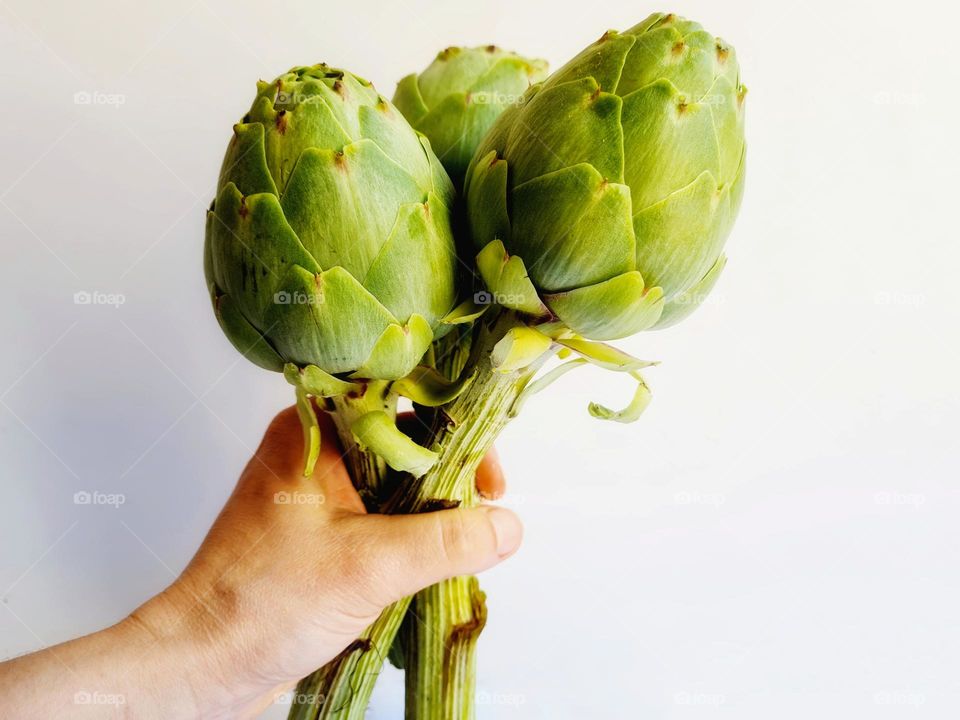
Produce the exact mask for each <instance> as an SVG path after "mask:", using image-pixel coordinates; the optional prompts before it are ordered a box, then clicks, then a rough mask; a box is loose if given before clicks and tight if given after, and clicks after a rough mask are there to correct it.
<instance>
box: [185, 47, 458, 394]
mask: <svg viewBox="0 0 960 720" xmlns="http://www.w3.org/2000/svg"><path fill="white" fill-rule="evenodd" d="M453 198H454V189H453V186H452V184H451V182H450V179H449V178H448V177H447V174H446V172H445V171H444V170H443V167H442V166H441V165H440V163H439V161H438V160H437V158H436V156H435V155H434V153H433V152H432V151H431V149H430V145H429V141H427V140H426V139H425V138H424V137H423V136H421V135H420V134H419V133H417V132H416V131H414V130H413V129H412V128H411V127H410V125H409V124H408V123H407V121H406V120H405V119H404V117H403V116H402V115H401V114H400V113H399V112H398V111H397V109H396V108H395V107H393V105H391V104H390V103H389V102H388V101H387V100H386V99H384V98H383V97H382V96H380V95H379V94H378V93H377V91H376V90H375V89H374V87H373V85H372V84H371V83H369V82H368V81H366V80H363V79H361V78H359V77H357V76H355V75H352V74H350V73H348V72H346V71H344V70H337V69H335V68H332V67H328V66H327V65H315V66H312V67H296V68H293V69H292V70H291V71H290V72H288V73H286V74H285V75H281V76H280V77H279V78H277V79H276V80H275V81H274V82H272V83H266V82H260V83H258V85H257V96H256V99H255V100H254V102H253V106H252V107H251V108H250V112H249V113H247V115H246V116H245V117H244V118H243V121H242V122H241V123H239V124H238V125H235V126H234V135H233V139H232V140H231V142H230V145H229V147H228V148H227V153H226V157H225V159H224V162H223V167H222V169H221V173H220V181H219V185H218V189H217V197H216V200H215V201H214V203H213V205H212V206H211V208H210V211H209V212H208V214H207V226H206V244H205V263H204V264H205V270H206V277H207V283H208V285H209V287H210V291H211V294H212V296H213V298H214V305H215V309H216V314H217V318H218V320H219V321H220V325H221V326H222V328H223V330H224V332H225V333H226V335H227V337H228V338H229V339H230V340H231V342H232V343H233V344H234V345H235V346H236V348H237V349H238V350H239V351H240V352H242V353H243V354H244V355H246V356H247V357H248V358H249V359H250V360H252V361H253V362H255V363H257V364H258V365H261V366H262V367H265V368H268V369H270V370H278V371H280V370H283V369H284V366H285V364H287V363H293V364H295V365H296V366H298V367H301V368H303V367H306V366H316V367H317V368H320V370H322V371H324V372H325V373H329V374H339V375H343V374H349V375H350V376H351V377H353V378H364V379H373V380H392V379H395V378H400V377H402V376H404V375H406V374H407V373H409V372H410V371H411V370H412V369H413V368H414V367H415V366H416V365H417V363H418V362H419V360H420V358H421V357H422V356H423V354H424V352H425V351H426V350H427V349H428V347H429V346H430V343H431V341H432V340H433V338H434V336H435V335H436V334H437V331H438V328H439V320H440V318H442V317H443V316H444V315H445V314H446V313H447V311H449V310H450V308H451V307H452V306H453V304H454V300H455V296H456V290H455V287H454V267H455V264H456V262H457V260H456V256H455V250H454V242H453V236H452V232H451V229H450V219H449V208H450V207H451V205H452V202H453Z"/></svg>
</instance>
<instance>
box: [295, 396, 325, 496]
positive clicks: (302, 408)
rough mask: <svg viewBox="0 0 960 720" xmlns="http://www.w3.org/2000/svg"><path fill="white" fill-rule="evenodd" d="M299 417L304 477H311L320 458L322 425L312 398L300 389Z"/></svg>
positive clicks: (298, 399) (298, 400)
mask: <svg viewBox="0 0 960 720" xmlns="http://www.w3.org/2000/svg"><path fill="white" fill-rule="evenodd" d="M297 415H298V416H299V417H300V427H301V428H303V476H304V477H310V476H311V475H313V469H314V468H315V467H316V465H317V458H319V457H320V423H319V422H318V421H317V412H316V410H314V408H313V402H312V401H311V400H310V396H309V395H308V394H307V391H306V390H304V389H303V388H300V387H298V388H297Z"/></svg>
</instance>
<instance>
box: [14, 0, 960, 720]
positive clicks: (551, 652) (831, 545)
mask: <svg viewBox="0 0 960 720" xmlns="http://www.w3.org/2000/svg"><path fill="white" fill-rule="evenodd" d="M657 9H660V8H658V7H656V6H654V5H647V4H643V3H637V2H627V1H626V0H619V1H614V0H608V1H607V2H603V3H584V2H577V3H573V2H565V3H558V2H550V1H548V0H542V1H541V2H508V1H507V0H498V1H494V2H482V3H481V2H471V3H459V2H458V3H454V2H448V1H441V0H436V1H434V2H425V1H424V2H418V1H417V0H398V1H391V2H384V3H380V4H378V3H373V2H365V1H363V0H353V1H352V2H349V3H343V4H336V3H331V2H272V3H267V2H247V1H244V2H235V1H231V2H227V1H226V0H196V1H194V0H165V2H162V3H128V2H123V1H121V0H115V1H113V2H110V1H108V0H91V2H87V3H83V4H76V3H68V2H66V1H65V0H60V2H47V3H40V2H34V1H28V0H0V72H2V74H3V86H2V88H3V89H2V92H3V95H4V98H5V101H4V103H3V111H2V113H0V152H2V156H0V157H2V162H0V237H2V262H0V298H2V312H0V337H2V345H0V347H2V352H0V400H2V404H0V473H2V479H3V486H2V493H3V494H2V501H0V597H2V608H0V656H4V657H6V656H11V655H15V654H18V653H23V652H26V651H29V650H33V649H36V648H38V647H40V646H43V645H47V644H51V643H54V642H57V641H61V640H64V639H67V638H70V637H72V636H75V635H77V634H80V633H84V632H88V631H92V630H94V629H97V628H100V627H102V626H104V625H107V624H109V623H112V622H114V621H115V620H117V619H119V618H120V617H122V616H123V615H124V614H125V613H126V612H128V611H129V610H130V609H132V608H133V607H134V606H136V605H137V604H138V603H140V602H141V601H143V600H144V599H146V598H147V597H149V596H150V595H151V594H152V593H155V592H157V591H158V590H160V589H161V588H162V587H164V585H165V584H166V583H168V582H169V581H170V580H171V578H172V577H173V575H174V574H175V573H176V572H178V571H179V570H180V569H181V568H182V567H183V566H184V564H185V563H186V561H187V560H188V559H189V557H190V555H191V553H192V551H193V550H194V549H195V547H196V546H197V545H198V543H199V541H200V540H201V538H202V537H203V535H204V532H205V530H206V528H207V527H208V524H209V523H210V522H211V520H212V518H213V517H214V515H215V514H216V512H217V510H218V509H219V507H220V506H221V504H222V502H223V501H224V499H225V498H226V496H227V494H228V492H229V490H230V488H231V486H232V484H233V482H234V480H235V478H236V476H237V474H238V472H239V470H240V468H241V467H242V466H243V464H244V463H245V461H246V459H247V456H248V454H249V452H250V449H251V448H252V447H254V446H255V444H256V443H257V442H258V440H259V437H260V433H261V432H262V430H263V428H264V427H265V425H266V423H267V422H268V420H269V419H270V418H271V417H272V415H273V414H274V413H275V412H276V411H277V410H278V409H279V408H281V407H283V406H284V405H286V404H288V403H289V402H290V401H291V393H290V391H289V389H288V387H287V386H286V384H285V383H284V382H283V380H282V378H280V377H279V376H276V375H272V374H270V373H267V372H264V371H262V370H259V369H258V368H256V367H254V366H252V365H250V364H248V363H246V362H245V361H243V360H241V359H239V357H238V356H237V354H236V353H235V352H234V350H233V349H232V347H230V346H229V344H228V343H227V341H226V340H225V339H224V338H223V337H222V335H221V333H220V331H219V329H218V327H217V325H216V322H215V320H214V318H213V316H212V314H211V312H210V309H209V305H208V302H207V297H206V292H205V289H204V283H203V277H202V270H201V245H202V233H203V214H204V209H205V207H206V205H207V204H208V203H209V202H210V200H211V197H212V191H213V185H214V182H215V179H216V174H217V171H218V168H219V164H220V160H221V157H222V153H223V150H224V148H225V146H226V142H227V140H228V139H229V137H230V127H231V124H232V123H233V122H235V121H236V120H237V119H238V118H239V117H240V116H242V114H243V113H244V112H245V110H246V109H247V107H248V105H249V103H250V101H251V99H252V97H253V94H254V81H255V80H257V79H258V78H264V79H270V78H272V77H273V76H275V75H277V74H279V73H280V72H282V71H284V70H286V69H287V68H288V67H290V66H292V65H298V64H306V63H312V62H319V61H327V62H329V63H332V64H335V65H340V66H343V67H347V68H350V69H351V70H353V71H355V72H357V73H358V74H361V75H363V76H366V77H368V78H370V79H372V80H373V81H374V82H375V83H377V85H378V87H379V89H380V90H381V92H383V93H385V94H391V93H392V91H393V87H394V83H395V82H396V81H397V80H398V79H399V78H400V77H401V76H402V75H404V74H406V73H407V72H410V71H413V70H417V69H420V68H422V67H423V66H425V65H426V64H427V63H428V62H429V61H430V60H431V59H432V57H433V55H434V54H435V53H436V52H437V51H438V50H440V49H441V48H442V47H443V46H445V45H450V44H487V43H491V42H493V43H497V44H500V45H503V46H505V47H508V48H513V49H516V50H518V51H521V52H524V53H527V54H529V55H537V56H542V57H545V58H547V59H548V60H549V61H550V62H551V63H552V65H553V66H554V67H559V65H560V64H562V62H563V61H564V60H565V59H567V58H569V57H570V56H571V55H573V54H574V53H575V52H576V51H577V50H579V49H580V48H581V47H582V46H585V45H586V44H588V43H589V42H591V41H592V40H594V39H595V38H596V37H598V36H599V35H600V34H601V33H602V32H603V31H604V30H606V29H607V28H618V29H624V28H626V27H629V26H631V25H633V24H634V23H636V22H637V21H639V20H641V19H642V18H643V17H645V16H646V15H647V14H648V13H649V12H652V11H654V10H657ZM671 9H673V10H676V11H677V12H679V13H681V14H683V15H686V16H688V17H692V18H695V19H697V20H700V21H701V22H703V23H704V25H705V26H706V27H707V29H709V30H711V31H712V32H715V33H717V34H720V35H721V36H723V37H724V38H725V39H727V40H728V41H729V42H731V43H733V44H734V45H735V46H736V48H737V50H738V52H739V57H740V61H741V64H742V67H743V78H744V81H745V83H746V84H747V85H748V86H749V88H750V94H749V98H748V113H747V115H748V142H749V146H750V152H749V171H748V182H747V192H746V197H745V201H744V204H743V208H742V210H741V213H740V219H739V222H738V224H737V226H736V228H735V230H734V233H733V236H732V238H731V240H730V243H729V246H728V250H729V255H730V263H729V265H728V267H727V270H726V272H725V275H724V277H723V278H722V279H721V282H720V284H719V286H718V288H717V290H716V292H715V294H714V295H713V296H712V299H711V300H710V302H709V303H708V304H707V306H706V307H704V308H703V309H702V310H701V311H700V312H699V313H697V314H696V315H694V316H693V317H692V318H691V319H690V320H689V321H687V322H685V323H683V324H681V325H679V326H677V327H675V328H673V329H670V330H668V331H664V332H659V333H648V334H645V335H642V336H639V337H635V338H632V339H629V340H626V341H623V343H622V346H623V347H625V348H626V349H628V350H629V351H631V352H633V353H635V354H637V355H640V356H643V357H646V358H652V359H658V360H661V361H662V365H661V366H659V367H657V368H654V369H652V370H651V371H650V372H649V373H648V376H647V377H648V381H649V382H650V383H651V385H652V387H653V388H654V393H655V401H654V403H653V404H652V406H651V407H650V408H649V410H648V412H647V414H646V415H644V417H643V418H642V419H641V420H640V422H638V423H637V424H635V425H629V426H618V425H612V424H604V423H600V422H598V421H595V420H593V419H592V418H590V417H589V416H588V415H587V413H586V411H585V406H586V404H587V403H588V401H589V400H591V399H595V398H596V399H600V400H603V401H606V402H608V403H614V402H617V401H619V399H620V398H621V397H622V396H624V395H625V394H626V393H627V392H628V388H627V387H626V386H625V385H623V384H621V382H620V381H619V380H617V379H616V378H613V377H608V376H607V375H606V374H605V373H601V372H596V373H591V371H590V370H585V371H580V372H582V375H580V376H577V375H570V376H567V377H566V378H565V379H564V380H562V381H561V382H560V383H558V384H557V385H556V386H554V388H553V389H552V391H551V392H550V393H548V394H545V395H542V396H540V397H539V398H538V399H537V400H536V401H534V402H531V403H530V404H529V405H528V406H527V408H526V409H525V414H524V415H523V416H522V417H521V418H520V419H519V420H517V421H516V422H515V423H514V424H513V425H512V426H510V427H509V428H508V430H507V432H506V434H505V435H504V437H503V439H502V441H501V443H500V448H501V453H502V456H503V461H504V464H505V466H506V468H507V469H508V471H509V476H510V484H511V485H510V486H511V493H510V496H509V497H508V498H507V500H506V502H507V503H508V504H510V505H511V506H513V507H515V508H516V509H517V510H518V511H519V512H520V513H521V514H522V516H523V518H524V520H525V522H526V530H527V535H526V540H525V544H524V547H523V549H522V550H521V552H520V553H519V554H518V555H517V556H516V557H515V558H514V559H513V560H511V561H510V562H509V563H507V564H506V565H504V566H502V567H500V568H498V569H496V570H495V571H492V572H490V573H489V574H487V575H486V576H485V577H484V578H483V583H484V586H485V588H486V589H487V590H488V592H489V596H490V597H489V606H490V620H489V625H488V628H487V630H486V632H485V634H484V636H483V639H482V642H481V659H480V670H479V672H480V679H479V685H480V689H481V695H480V697H481V700H482V701H484V704H483V705H482V706H481V707H480V708H479V716H480V718H482V719H489V718H498V719H499V718H550V719H558V718H587V717H597V718H613V719H619V718H644V719H653V718H700V717H713V716H723V717H730V718H749V719H754V718H756V719H757V720H761V719H762V720H767V719H768V718H778V719H789V718H803V719H804V720H806V719H808V718H813V717H816V718H837V719H841V718H844V719H845V718H866V717H870V718H900V717H922V718H955V717H957V716H958V714H960V621H958V612H957V608H958V607H960V572H958V570H957V563H958V559H957V550H958V538H960V533H958V531H957V524H958V518H960V492H958V486H957V480H958V474H960V472H958V470H960V462H958V450H957V444H956V439H957V434H958V429H960V423H958V420H957V413H958V409H960V372H958V369H957V368H958V364H960V341H958V320H960V308H958V300H957V268H958V265H960V250H958V239H960V238H958V230H957V223H956V217H957V210H958V206H960V198H958V194H960V193H958V191H960V183H958V180H957V166H958V161H960V150H958V143H957V141H956V137H957V126H958V125H957V124H958V111H960V101H958V87H960V69H958V67H960V66H958V63H957V60H956V58H957V54H956V42H955V35H956V30H957V25H958V21H960V13H958V11H957V10H956V8H955V6H954V5H952V4H948V3H946V2H942V3H922V2H913V3H909V4H907V5H899V6H893V5H892V4H890V5H888V4H885V3H877V2H842V1H841V2H830V3H828V2H808V3H793V4H789V5H788V4H781V3H770V2H761V1H760V0H756V1H755V2H745V1H741V2H723V3H719V2H710V1H708V0H703V1H702V2H682V3H680V4H679V5H677V6H675V7H674V8H671ZM75 93H88V95H87V96H85V97H89V98H91V100H92V102H91V103H89V104H82V103H78V102H76V101H75ZM111 96H116V97H111ZM82 97H84V96H81V99H82ZM82 291H87V292H94V291H97V292H102V293H115V294H122V295H123V299H124V303H123V304H122V305H120V306H119V307H111V306H106V305H99V306H96V305H77V304H75V303H74V300H73V296H74V293H76V292H82ZM77 491H101V492H110V493H122V494H123V495H124V496H125V504H123V505H122V506H121V507H119V508H113V507H109V506H99V507H94V506H84V505H77V504H75V503H74V493H75V492H77ZM401 688H402V681H401V678H400V675H399V674H398V673H397V672H396V671H393V670H390V671H389V672H388V674H386V675H385V679H384V681H383V682H382V684H381V687H380V688H379V690H378V692H377V695H376V698H375V700H374V704H373V707H372V709H371V711H370V713H369V716H370V717H371V718H397V717H400V713H401V711H400V706H401ZM283 715H284V708H279V707H277V708H273V709H272V710H271V712H270V714H269V717H276V718H280V717H283Z"/></svg>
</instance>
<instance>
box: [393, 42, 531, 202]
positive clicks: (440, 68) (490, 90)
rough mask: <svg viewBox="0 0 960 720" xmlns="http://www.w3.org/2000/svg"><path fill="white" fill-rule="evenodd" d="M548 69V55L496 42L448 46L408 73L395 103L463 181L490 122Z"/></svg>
mask: <svg viewBox="0 0 960 720" xmlns="http://www.w3.org/2000/svg"><path fill="white" fill-rule="evenodd" d="M546 74H547V63H546V62H545V61H543V60H528V59H527V58H524V57H522V56H520V55H517V54H515V53H512V52H508V51H506V50H502V49H500V48H498V47H496V46H495V45H487V46H484V47H476V48H466V47H449V48H447V49H446V50H443V51H442V52H440V53H439V54H438V55H437V57H436V59H435V60H434V61H433V62H432V63H430V65H429V66H428V67H427V68H426V69H425V70H424V71H423V72H421V73H420V74H416V73H414V74H411V75H407V76H406V77H405V78H403V79H402V80H401V81H400V83H399V84H398V85H397V90H396V92H395V93H394V96H393V103H394V105H396V106H397V108H398V109H399V110H400V112H402V113H403V114H404V116H406V118H407V120H409V121H410V124H411V125H413V127H415V128H416V129H417V130H419V131H420V132H422V133H423V134H424V135H426V136H427V137H428V138H430V143H431V144H432V146H433V149H434V151H435V152H436V153H437V157H439V158H440V162H442V163H443V166H444V167H445V168H446V169H447V172H448V173H449V174H450V178H451V179H452V180H453V181H454V183H455V184H456V185H457V187H462V186H463V176H464V173H465V172H466V170H467V166H468V165H469V164H470V160H471V158H473V154H474V151H475V150H476V149H477V146H478V145H479V144H480V141H481V140H482V139H483V137H484V136H485V135H486V134H487V131H488V130H489V129H490V126H491V125H493V122H494V121H495V120H496V119H497V118H498V117H499V116H500V114H501V113H502V112H503V111H504V110H506V109H507V108H508V107H510V106H511V105H513V104H515V103H516V102H518V101H519V100H520V98H521V97H522V96H523V94H524V93H525V92H526V91H527V89H528V88H529V87H530V85H532V84H534V83H537V82H540V81H541V80H543V79H544V78H545V77H546Z"/></svg>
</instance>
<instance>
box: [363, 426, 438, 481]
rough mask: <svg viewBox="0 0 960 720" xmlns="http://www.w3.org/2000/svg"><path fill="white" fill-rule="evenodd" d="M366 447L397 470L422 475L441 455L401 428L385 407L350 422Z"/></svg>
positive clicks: (415, 475)
mask: <svg viewBox="0 0 960 720" xmlns="http://www.w3.org/2000/svg"><path fill="white" fill-rule="evenodd" d="M350 430H351V432H353V435H354V437H356V439H357V442H358V443H359V444H360V446H361V447H362V448H365V449H366V450H368V451H370V452H372V453H374V454H375V455H378V456H379V457H381V458H383V459H384V461H385V462H386V463H387V465H389V466H390V467H392V468H393V469H394V470H396V471H397V472H407V473H410V474H411V475H413V476H414V477H421V476H422V475H424V474H425V473H426V472H427V471H428V470H429V469H430V468H432V467H433V466H434V465H435V464H436V463H437V460H438V458H439V456H438V455H437V453H435V452H433V451H432V450H428V449H427V448H425V447H422V446H420V445H417V444H416V443H415V442H414V441H413V440H411V439H410V438H409V437H407V436H406V435H404V434H403V433H402V432H400V430H399V429H398V428H397V424H396V423H395V422H394V421H393V420H392V419H391V418H390V416H389V415H387V414H386V413H385V412H383V411H382V410H374V411H373V412H368V413H366V414H365V415H361V416H360V417H359V418H357V419H356V420H355V421H354V422H353V424H352V425H351V426H350Z"/></svg>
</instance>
